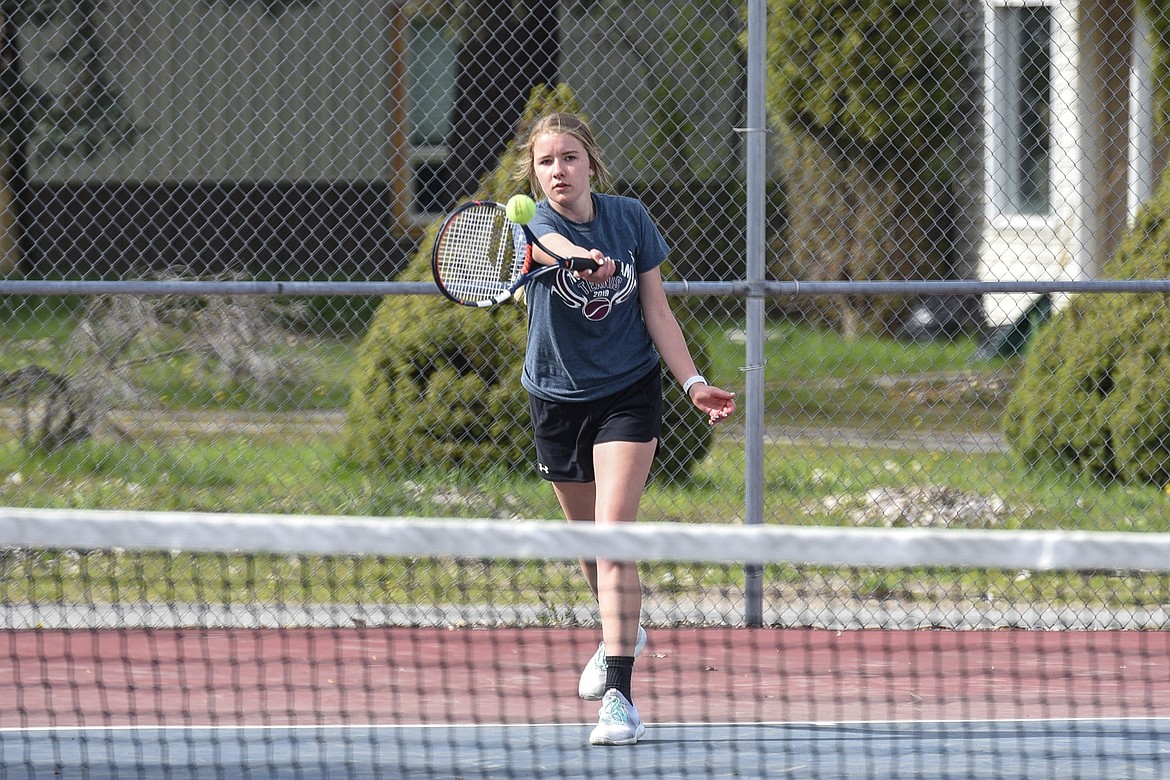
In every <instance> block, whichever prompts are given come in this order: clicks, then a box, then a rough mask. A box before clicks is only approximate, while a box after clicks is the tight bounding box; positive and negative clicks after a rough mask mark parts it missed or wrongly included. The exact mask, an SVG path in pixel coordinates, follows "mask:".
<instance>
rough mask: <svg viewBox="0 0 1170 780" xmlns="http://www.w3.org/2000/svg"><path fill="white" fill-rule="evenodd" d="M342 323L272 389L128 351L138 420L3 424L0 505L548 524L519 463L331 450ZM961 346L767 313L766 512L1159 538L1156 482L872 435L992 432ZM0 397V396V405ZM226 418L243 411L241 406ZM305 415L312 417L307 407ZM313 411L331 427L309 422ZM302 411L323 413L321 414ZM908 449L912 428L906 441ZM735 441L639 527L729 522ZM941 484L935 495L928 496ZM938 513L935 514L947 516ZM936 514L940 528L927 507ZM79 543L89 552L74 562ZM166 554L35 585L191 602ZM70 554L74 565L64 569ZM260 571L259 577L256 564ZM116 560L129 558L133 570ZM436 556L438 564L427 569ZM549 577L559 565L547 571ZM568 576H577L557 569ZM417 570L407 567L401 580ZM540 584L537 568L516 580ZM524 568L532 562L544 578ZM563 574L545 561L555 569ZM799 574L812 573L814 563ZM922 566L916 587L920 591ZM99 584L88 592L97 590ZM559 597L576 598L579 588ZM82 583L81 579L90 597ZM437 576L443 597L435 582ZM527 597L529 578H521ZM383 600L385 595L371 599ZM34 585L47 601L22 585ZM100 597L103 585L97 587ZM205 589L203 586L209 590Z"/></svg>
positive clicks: (911, 587)
mask: <svg viewBox="0 0 1170 780" xmlns="http://www.w3.org/2000/svg"><path fill="white" fill-rule="evenodd" d="M69 332H70V318H69V316H68V314H67V312H66V310H65V309H63V308H60V307H57V308H54V307H51V306H43V307H39V308H26V309H21V310H20V316H14V317H10V318H9V320H8V321H7V322H6V324H5V326H4V328H3V330H0V346H3V349H2V350H0V355H2V356H3V357H0V370H12V369H14V368H17V367H19V366H21V365H25V364H28V363H30V362H33V363H39V364H49V365H54V367H55V368H57V369H58V370H59V369H61V366H56V365H55V364H53V360H54V359H55V358H56V357H57V356H59V355H61V354H62V353H63V348H64V346H65V343H66V340H67V339H68V338H69ZM739 332H740V329H739V328H737V327H736V324H735V323H729V322H728V321H726V320H721V321H708V322H706V323H705V324H704V326H703V328H702V329H701V330H700V331H699V332H698V333H696V334H694V335H693V338H698V339H701V340H702V343H703V344H704V346H705V348H706V352H707V354H708V357H709V358H710V360H711V363H712V366H711V369H710V371H709V375H710V376H711V377H712V379H713V381H717V382H720V383H721V384H725V385H727V386H731V387H736V386H737V384H736V383H739V386H742V376H743V375H742V372H741V370H740V369H741V367H742V366H743V362H744V354H743V344H742V343H740V342H739V341H738V340H737V338H738V333H739ZM358 346H359V345H358V339H357V338H356V337H348V338H345V337H319V336H308V335H305V336H300V337H298V338H296V339H292V340H289V341H288V342H287V344H285V345H284V346H282V347H281V348H280V351H279V357H280V359H282V360H287V361H295V362H296V364H297V367H298V370H297V371H296V372H293V377H294V378H293V379H292V380H290V381H287V382H285V383H282V384H280V385H278V386H277V387H276V389H275V390H271V389H270V390H269V391H267V392H265V393H256V392H254V391H253V390H251V389H249V388H248V387H246V386H244V385H241V384H233V383H232V382H231V381H225V380H224V378H223V377H222V376H221V375H220V374H219V373H218V372H217V371H216V366H215V365H214V363H213V362H209V361H206V360H204V359H195V358H193V357H192V356H190V355H188V354H175V355H172V356H170V357H168V358H167V359H165V360H159V361H150V362H147V363H144V364H143V366H142V367H141V369H140V370H138V371H137V372H136V374H135V376H134V386H135V387H137V388H139V389H140V391H141V394H140V396H139V397H137V398H135V399H133V403H130V404H128V406H127V411H126V412H125V413H126V414H127V415H128V418H127V419H129V420H130V421H131V422H133V421H135V420H138V421H139V422H142V421H145V422H146V423H150V422H151V421H157V424H143V425H135V426H133V430H130V431H126V432H124V435H120V436H103V437H100V438H95V439H90V440H87V441H84V442H81V443H79V444H74V445H71V446H68V447H64V448H62V449H59V450H57V451H55V452H52V453H43V452H37V451H30V450H29V449H28V448H27V447H25V446H24V445H23V444H22V443H21V442H20V441H19V440H18V437H17V436H16V435H15V434H14V432H12V431H10V432H9V434H8V435H6V436H5V438H3V439H0V501H3V502H4V503H6V504H8V505H11V506H38V507H79V508H125V509H160V510H178V511H183V510H199V511H223V512H250V513H290V514H296V513H306V514H343V515H371V516H398V515H403V516H438V517H475V518H479V517H502V518H509V517H522V518H549V519H551V518H556V517H558V516H559V510H558V507H557V505H556V502H555V500H554V499H553V497H552V494H551V491H550V490H548V488H547V486H546V485H544V484H543V483H541V482H540V481H539V480H536V479H532V478H528V477H522V476H518V475H517V474H516V473H515V471H514V469H512V468H511V467H510V465H509V464H502V465H500V466H497V467H496V468H493V469H488V470H486V471H484V472H475V473H463V472H458V471H451V470H449V469H444V468H442V467H441V466H440V465H436V467H435V469H434V470H432V471H430V472H429V473H411V474H403V473H380V472H377V471H371V470H366V469H362V468H359V467H357V466H355V465H353V464H352V463H350V462H348V461H347V460H346V457H345V443H344V435H343V429H342V427H341V426H340V424H339V423H340V422H341V421H343V420H344V411H345V407H346V404H347V400H348V397H349V375H350V369H351V366H352V364H353V361H354V359H355V358H356V354H357V350H358ZM976 348H977V344H976V343H975V342H974V340H969V339H968V340H959V341H955V342H931V343H926V344H911V343H904V342H900V341H897V340H893V339H877V338H862V339H858V340H857V341H854V342H852V343H845V342H843V341H842V340H841V339H839V338H837V337H835V336H833V335H832V334H827V333H825V332H822V331H818V330H815V329H811V328H808V327H802V326H799V325H797V324H793V323H787V322H776V323H771V324H770V325H769V328H768V340H767V345H766V359H767V363H766V373H765V385H766V391H765V393H766V405H767V410H766V415H765V421H766V425H767V426H768V428H769V430H771V429H773V428H778V429H783V430H784V431H786V432H788V433H793V432H795V433H796V434H797V435H796V436H795V437H794V438H788V439H784V438H781V437H775V438H769V439H768V441H767V442H766V443H765V446H764V448H763V454H764V480H765V484H764V495H765V510H764V511H765V520H766V522H775V523H794V524H816V525H866V524H892V525H902V524H907V525H909V524H921V523H923V522H925V521H923V520H922V518H920V517H905V516H896V515H895V516H892V517H891V516H882V515H880V514H875V513H874V510H873V506H870V505H869V504H867V502H871V503H872V500H873V497H874V495H875V491H886V494H887V495H892V496H896V497H898V498H900V499H909V498H913V497H914V496H915V495H916V494H919V493H923V492H924V490H925V489H930V490H934V491H936V498H935V500H936V502H937V501H938V500H943V501H947V500H953V499H955V500H961V501H962V502H967V503H969V504H970V503H978V504H979V506H980V507H982V508H983V511H982V512H981V513H977V514H975V515H972V516H970V517H966V516H961V515H956V516H955V518H953V519H951V520H950V521H948V522H950V523H951V524H952V525H959V526H964V527H971V526H975V527H993V528H1008V529H1011V528H1051V529H1056V528H1061V529H1083V530H1133V531H1154V532H1164V531H1166V530H1170V520H1168V517H1170V514H1168V513H1167V511H1166V501H1167V496H1166V495H1165V494H1163V492H1162V491H1160V490H1157V489H1155V488H1124V487H1117V486H1102V485H1099V484H1095V483H1091V482H1084V481H1081V480H1079V479H1077V478H1076V477H1075V476H1072V475H1068V474H1064V473H1052V472H1044V473H1034V472H1031V471H1029V470H1028V469H1026V468H1024V467H1023V466H1022V465H1021V464H1019V463H1017V462H1016V461H1015V460H1014V459H1013V457H1012V456H1011V454H1010V453H1007V452H1004V451H1002V450H999V449H995V450H991V451H977V450H973V449H970V448H967V449H963V448H961V447H960V448H955V447H934V446H931V445H930V444H928V443H924V444H922V445H921V446H904V445H901V446H888V445H884V444H882V443H881V442H883V441H884V438H883V437H885V435H886V434H890V433H898V434H935V435H938V436H940V437H943V438H945V437H954V436H957V435H959V434H970V433H995V432H996V431H998V429H999V424H1000V423H999V421H1000V416H1001V414H1002V410H1003V404H1004V402H1005V400H1006V398H1007V393H1008V392H1010V385H1011V382H1012V380H1013V378H1014V371H1015V369H1016V365H1015V364H1014V362H1013V361H1002V360H997V361H992V362H979V361H975V360H974V359H973V356H974V354H975V350H976ZM0 403H2V402H0ZM241 414H242V415H243V417H242V418H240V415H241ZM183 415H187V416H196V417H199V416H206V417H209V418H216V417H217V416H224V417H225V418H230V419H244V420H248V421H252V422H253V423H255V424H253V425H251V426H250V427H249V426H243V428H241V427H238V426H237V427H233V426H211V427H208V428H206V429H199V428H198V426H188V427H186V428H183V427H182V426H177V423H176V422H175V419H176V418H178V417H181V416H183ZM296 415H305V416H307V417H309V418H311V419H312V420H313V421H314V423H313V424H309V425H302V426H299V427H297V426H284V425H283V424H281V423H280V422H279V420H280V419H282V418H284V417H293V416H296ZM314 415H316V416H317V417H314ZM321 420H328V424H325V423H323V422H320V421H321ZM318 423H319V424H318ZM838 429H847V430H850V431H861V432H863V433H865V434H868V435H871V436H873V442H876V443H866V442H865V440H864V439H863V440H862V441H861V443H857V442H849V443H840V442H834V441H832V440H831V439H829V440H827V441H821V440H819V439H818V437H817V435H816V434H817V433H818V432H819V431H826V430H828V431H832V430H838ZM923 441H924V442H925V441H928V440H927V439H923ZM743 469H744V449H743V442H742V440H741V439H740V438H738V437H737V436H736V435H735V433H734V431H733V430H732V429H730V428H729V429H723V430H721V431H720V432H719V434H718V435H717V438H716V442H715V445H714V447H713V450H712V452H711V454H710V455H709V457H708V458H707V459H706V460H705V461H704V462H703V463H702V464H700V465H699V467H698V469H697V471H696V473H695V474H694V475H693V478H692V479H691V480H690V481H689V482H687V483H685V484H681V485H680V484H668V483H664V484H658V483H655V484H652V485H651V486H650V487H649V489H648V491H647V495H646V498H645V500H644V502H643V511H642V514H641V516H642V518H643V519H645V520H649V521H678V522H696V523H703V522H729V523H735V522H741V521H742V519H743V496H744V476H743ZM938 496H941V499H939V498H938ZM943 519H944V520H945V519H946V518H945V517H943ZM940 522H941V521H940ZM90 556H94V557H90ZM166 558H167V556H166V555H162V556H159V557H158V558H157V559H156V560H154V561H153V562H152V561H151V560H150V559H149V558H147V559H143V560H140V561H137V562H132V561H129V560H128V559H124V558H119V557H118V556H117V555H115V554H112V553H111V554H105V553H91V554H87V559H86V560H85V561H83V563H81V564H76V565H74V564H70V568H68V571H69V572H72V573H73V575H72V576H73V585H72V586H63V585H59V584H54V582H53V580H52V578H50V579H48V580H46V583H47V584H45V585H43V586H42V585H37V586H36V588H41V587H47V588H48V589H49V590H50V591H52V589H53V588H61V587H74V586H77V581H76V577H81V578H82V580H84V584H83V586H81V587H83V588H84V590H85V592H86V594H87V597H92V598H103V596H102V595H101V594H100V593H99V592H97V591H100V590H101V589H102V588H106V589H107V590H111V591H112V590H123V591H125V589H126V588H127V587H129V592H132V593H139V592H141V593H142V594H147V595H149V596H150V597H151V598H159V599H163V600H176V599H177V600H185V599H187V598H194V597H196V596H199V595H200V594H199V593H196V592H195V590H196V589H197V587H199V586H197V585H196V584H195V583H193V582H187V581H186V580H184V579H183V578H178V579H176V578H175V577H173V576H170V577H168V576H164V574H165V571H164V570H165V565H166ZM75 563H76V562H75ZM59 565H60V563H59V561H58V558H57V557H55V556H53V555H49V554H45V555H43V556H39V557H38V556H32V557H29V558H27V559H22V562H21V564H20V565H19V566H16V565H14V564H13V561H12V560H8V562H7V563H6V564H5V566H4V567H3V578H2V579H3V583H4V587H5V588H7V589H8V593H9V594H10V595H12V593H13V592H14V590H13V589H19V588H20V587H23V586H24V583H25V582H27V581H25V580H24V579H23V578H24V577H26V576H27V575H28V574H29V572H30V571H31V569H30V568H29V567H32V568H33V569H35V568H36V567H52V566H59ZM198 566H199V567H204V566H207V567H210V568H209V569H208V571H211V572H215V574H214V577H215V581H216V582H218V583H221V584H220V585H219V586H217V587H220V588H222V593H224V594H229V593H232V592H236V591H237V590H242V589H252V590H257V592H258V593H259V594H260V597H261V598H269V597H271V598H274V599H289V600H294V601H295V600H297V599H302V598H308V599H312V600H321V599H324V600H338V599H342V600H344V598H348V596H346V595H345V594H355V593H364V594H367V596H366V597H368V598H371V599H375V600H378V599H385V600H394V599H398V598H405V597H406V596H405V592H406V591H410V592H413V593H414V596H413V597H414V598H418V599H420V600H428V599H435V598H440V599H441V598H443V597H442V596H440V595H439V594H440V593H442V592H450V593H457V594H459V595H458V596H447V598H458V599H467V600H472V601H473V600H474V599H476V598H480V597H482V594H483V593H484V592H485V590H486V589H490V588H496V587H498V586H500V584H501V583H505V582H509V581H511V582H516V581H518V580H519V579H522V578H523V577H526V576H530V575H527V574H525V573H524V570H522V569H521V570H517V569H515V568H513V567H511V566H510V565H505V566H501V565H485V566H484V567H481V568H480V569H474V570H473V571H478V572H479V573H478V574H472V575H471V576H472V578H473V581H472V582H470V583H469V582H463V583H461V584H460V583H456V582H454V580H453V575H451V574H450V573H448V574H446V575H445V574H443V573H442V572H441V571H437V572H433V573H431V574H428V575H425V576H424V575H421V574H420V573H419V572H417V571H414V570H413V569H411V566H410V562H402V561H356V562H341V563H337V562H325V561H322V560H317V562H315V563H314V562H312V561H310V560H308V559H299V560H297V561H288V560H285V559H283V558H273V559H271V560H268V561H267V562H260V561H257V560H256V559H243V558H240V559H233V558H232V557H231V556H227V557H226V558H225V557H222V556H211V557H209V558H208V559H207V560H201V561H200V562H199V564H198ZM257 566H261V568H263V569H264V571H263V572H259V571H258V570H257V569H256V567H257ZM125 567H131V568H133V567H137V571H132V570H130V569H127V568H125ZM440 568H441V567H440ZM557 571H561V569H557ZM564 571H566V572H567V574H566V575H565V578H564V581H565V582H566V583H576V579H575V578H573V576H572V574H573V572H572V567H571V566H570V567H568V568H567V569H565V570H564ZM412 572H413V573H412ZM531 576H536V575H531ZM540 576H546V575H545V574H544V573H542V574H541V575H540ZM555 576H556V577H557V578H558V580H557V582H558V585H557V587H561V585H560V584H559V583H561V581H562V580H561V579H560V578H561V575H560V574H557V575H555ZM652 576H653V579H655V580H656V581H657V582H659V583H660V584H663V583H667V584H668V585H666V586H668V587H670V588H675V589H679V590H680V591H682V590H691V589H694V590H698V589H711V588H715V589H720V588H723V589H726V588H736V587H738V586H739V585H740V583H739V579H740V574H739V573H737V572H736V571H735V570H734V569H722V568H718V567H716V568H710V567H689V566H687V567H660V568H658V569H656V570H655V572H654V573H653V575H652ZM816 576H817V577H821V576H824V577H826V578H828V580H833V581H837V580H842V581H843V582H845V583H846V584H845V585H843V586H842V587H845V588H846V589H847V590H849V591H850V592H851V593H854V594H858V593H860V594H863V595H867V596H873V597H877V598H884V597H890V596H896V597H898V598H905V599H918V598H923V599H925V598H935V597H936V596H937V591H939V590H940V589H941V590H943V591H946V590H947V589H948V588H953V587H961V589H963V590H964V591H966V590H970V589H971V588H974V589H976V590H981V591H983V592H985V593H999V594H1015V595H1016V596H1019V597H1028V598H1033V597H1035V598H1043V599H1051V600H1056V601H1060V600H1065V601H1070V602H1071V601H1077V600H1081V601H1093V602H1102V601H1104V602H1113V601H1119V602H1122V603H1126V604H1140V603H1146V602H1148V601H1149V600H1150V599H1151V598H1160V596H1158V595H1157V594H1162V593H1164V591H1165V590H1166V587H1165V583H1163V582H1162V581H1161V579H1160V578H1155V579H1154V580H1153V581H1150V580H1149V579H1148V578H1141V577H1138V578H1116V577H1113V575H1111V574H1109V573H1100V574H1095V575H1092V576H1085V577H1080V576H1077V577H1072V576H1055V577H1049V576H1045V577H1031V576H1029V577H1026V578H1021V577H1020V575H1019V573H1018V572H989V573H980V574H978V575H977V576H978V577H979V578H982V579H978V581H972V580H971V579H970V577H971V576H972V575H969V574H964V573H957V572H956V573H943V574H941V575H940V574H934V573H932V574H931V575H930V576H929V577H927V578H923V577H921V576H915V575H913V574H912V573H906V572H892V573H891V572H844V573H842V572H834V573H827V574H826V573H822V574H818V575H816ZM769 579H770V581H772V582H774V583H776V586H777V587H782V588H788V589H796V590H797V591H798V590H799V588H800V587H802V585H801V583H804V582H807V581H809V579H810V575H809V573H808V572H805V571H802V570H798V569H792V568H790V567H783V566H780V567H772V568H771V569H770V570H769ZM813 579H815V577H813ZM924 579H925V580H928V581H930V582H932V583H934V584H933V585H930V586H922V585H920V584H915V583H921V582H923V581H924ZM103 582H105V583H113V584H107V585H101V583H103ZM564 587H567V588H572V589H573V590H572V591H571V593H572V595H571V596H568V597H566V598H568V600H569V601H570V602H575V601H585V602H587V601H588V594H587V593H584V592H582V591H581V590H580V588H579V585H576V584H565V585H564ZM95 589H97V590H95ZM452 589H453V590H452ZM537 590H540V588H537ZM378 594H382V595H378ZM28 595H29V597H32V598H58V597H60V595H61V594H60V593H58V594H57V595H56V596H54V595H53V594H52V593H51V592H42V591H40V590H35V592H34V593H30V594H28ZM107 595H109V594H107ZM204 595H205V594H204Z"/></svg>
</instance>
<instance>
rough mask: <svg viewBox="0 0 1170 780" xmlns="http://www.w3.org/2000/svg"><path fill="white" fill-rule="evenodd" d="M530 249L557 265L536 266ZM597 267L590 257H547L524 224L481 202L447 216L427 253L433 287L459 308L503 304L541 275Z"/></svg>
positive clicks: (500, 206)
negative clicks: (541, 253)
mask: <svg viewBox="0 0 1170 780" xmlns="http://www.w3.org/2000/svg"><path fill="white" fill-rule="evenodd" d="M533 247H537V248H539V249H540V250H541V251H543V252H544V253H545V254H546V255H548V256H549V257H551V258H553V259H554V260H556V264H555V265H540V264H537V263H536V262H535V261H534V260H533V259H532V248H533ZM597 267H598V264H597V262H596V261H595V260H593V259H592V258H589V257H561V256H560V255H558V254H556V253H554V252H550V251H549V250H548V249H547V248H546V247H545V246H544V245H543V244H541V243H540V242H539V241H538V240H537V239H536V236H534V235H533V234H532V231H531V230H529V228H528V226H527V225H518V224H516V223H515V222H513V221H512V220H510V219H508V217H507V214H506V211H505V209H504V207H503V205H501V204H499V203H494V202H492V201H484V200H477V201H472V202H470V203H465V204H464V205H462V206H460V207H459V208H457V209H455V211H453V212H451V214H450V216H448V217H447V219H445V220H444V221H443V226H442V227H441V228H439V234H438V236H436V237H435V246H434V248H433V249H432V250H431V272H432V273H434V275H435V284H437V285H438V286H439V290H441V291H442V293H443V295H445V296H447V297H448V298H450V299H451V300H453V301H455V303H458V304H461V305H463V306H479V307H485V306H494V305H496V304H497V303H503V302H504V301H507V300H510V299H511V298H512V297H513V296H514V295H515V294H516V293H517V292H518V291H519V290H520V289H521V288H523V287H524V286H525V285H526V284H528V283H529V282H531V281H532V280H533V279H535V278H536V277H538V276H540V275H541V274H546V273H549V272H552V271H557V270H560V269H562V268H563V269H567V270H570V271H588V270H593V269H595V268H597Z"/></svg>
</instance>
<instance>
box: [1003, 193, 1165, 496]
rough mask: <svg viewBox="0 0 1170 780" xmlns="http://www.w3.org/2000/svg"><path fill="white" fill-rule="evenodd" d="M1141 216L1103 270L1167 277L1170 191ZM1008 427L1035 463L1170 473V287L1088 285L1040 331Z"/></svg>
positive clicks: (1121, 473)
mask: <svg viewBox="0 0 1170 780" xmlns="http://www.w3.org/2000/svg"><path fill="white" fill-rule="evenodd" d="M1166 185H1167V182H1166V181H1163V183H1162V187H1161V188H1160V189H1159V192H1158V194H1157V195H1156V196H1155V197H1154V199H1153V200H1152V201H1151V202H1150V203H1149V204H1148V205H1147V206H1146V208H1145V209H1143V211H1142V212H1141V214H1140V215H1139V216H1138V218H1137V220H1136V221H1135V223H1134V226H1133V228H1132V230H1131V231H1130V232H1129V234H1128V235H1127V237H1126V239H1125V240H1124V241H1123V242H1122V245H1121V247H1120V248H1119V249H1118V252H1117V254H1116V255H1115V256H1114V257H1113V258H1112V259H1111V260H1110V261H1109V262H1108V263H1106V265H1105V267H1104V268H1103V269H1102V271H1101V276H1102V277H1103V278H1107V279H1165V278H1170V190H1168V189H1167V186H1166ZM1005 414H1006V418H1005V423H1004V428H1005V432H1006V434H1007V437H1008V440H1009V441H1010V442H1011V444H1012V446H1013V448H1014V449H1015V450H1016V451H1017V452H1018V453H1019V454H1020V455H1022V456H1023V457H1024V458H1025V459H1026V460H1027V461H1029V462H1030V463H1033V464H1036V463H1045V464H1054V465H1059V466H1063V467H1071V468H1072V469H1074V470H1075V471H1077V472H1078V473H1083V474H1087V475H1090V476H1092V477H1095V478H1097V479H1100V480H1103V481H1111V480H1119V481H1121V482H1125V483H1149V484H1154V485H1158V486H1162V485H1166V484H1167V482H1170V296H1167V295H1161V294H1087V295H1079V296H1075V297H1074V298H1073V299H1072V300H1071V302H1070V303H1069V305H1068V306H1067V307H1066V308H1065V309H1064V310H1063V311H1062V312H1061V313H1060V314H1059V315H1058V316H1057V317H1056V318H1055V319H1053V320H1052V322H1051V323H1050V324H1049V325H1048V326H1047V327H1046V328H1044V329H1043V330H1041V331H1040V333H1039V334H1038V336H1037V338H1036V341H1035V342H1034V344H1033V346H1032V348H1031V349H1030V351H1029V354H1028V356H1027V358H1026V360H1025V363H1024V366H1023V371H1022V374H1021V377H1020V380H1019V382H1018V384H1017V386H1016V389H1015V391H1014V392H1013V394H1012V397H1011V399H1010V401H1009V403H1008V407H1007V411H1006V413H1005Z"/></svg>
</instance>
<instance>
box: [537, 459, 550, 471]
mask: <svg viewBox="0 0 1170 780" xmlns="http://www.w3.org/2000/svg"><path fill="white" fill-rule="evenodd" d="M536 467H537V468H538V469H540V473H541V474H547V473H548V466H546V465H544V464H543V463H540V462H539V461H538V462H537V464H536Z"/></svg>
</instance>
